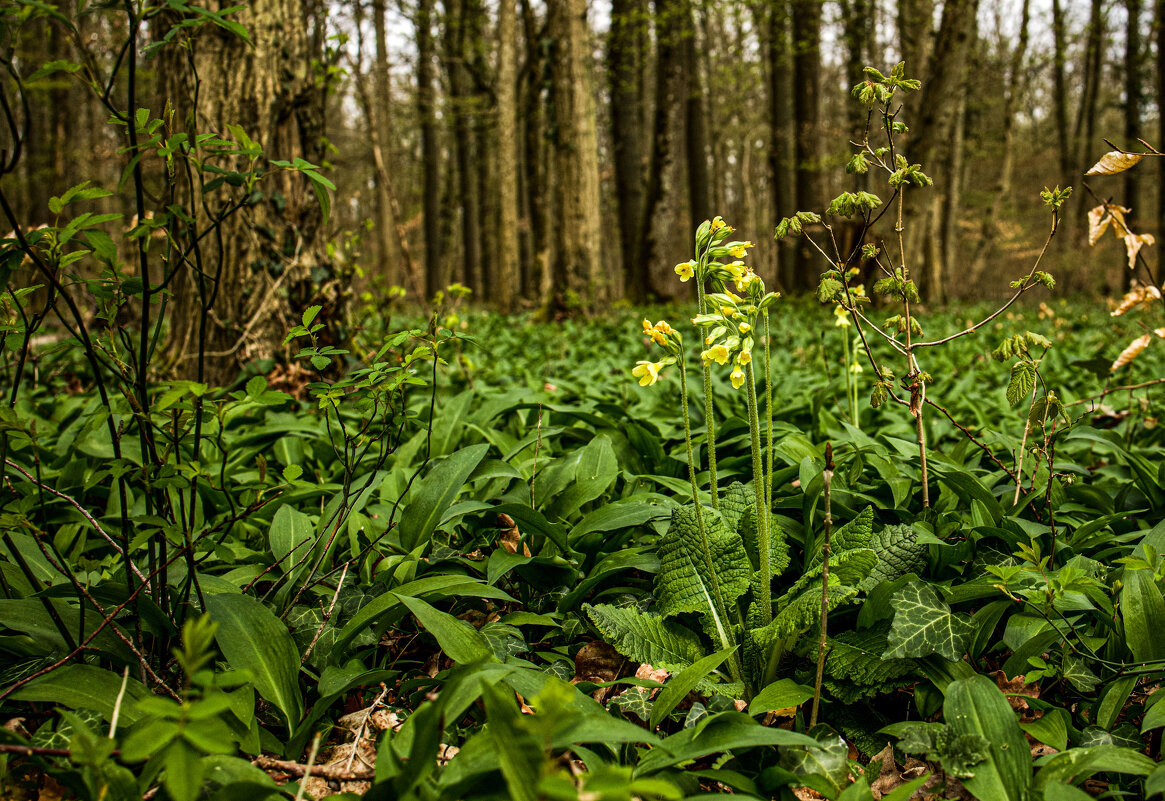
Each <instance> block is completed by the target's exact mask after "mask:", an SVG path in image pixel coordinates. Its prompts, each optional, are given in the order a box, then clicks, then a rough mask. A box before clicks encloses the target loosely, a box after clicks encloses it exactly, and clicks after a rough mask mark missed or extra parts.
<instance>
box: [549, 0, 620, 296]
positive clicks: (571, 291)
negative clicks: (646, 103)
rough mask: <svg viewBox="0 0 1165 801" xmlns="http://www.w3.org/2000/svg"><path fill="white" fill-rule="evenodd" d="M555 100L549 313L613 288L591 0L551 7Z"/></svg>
mask: <svg viewBox="0 0 1165 801" xmlns="http://www.w3.org/2000/svg"><path fill="white" fill-rule="evenodd" d="M547 14H548V17H549V19H548V22H547V25H548V28H549V32H550V38H551V39H552V40H553V42H554V57H553V59H552V62H551V64H552V67H551V72H552V78H553V89H552V92H553V100H554V124H555V141H554V184H553V185H554V189H553V200H552V209H553V215H552V218H553V226H552V231H553V232H552V249H551V286H550V288H549V289H550V291H549V293H548V295H547V298H546V301H547V309H548V311H557V312H562V311H566V310H567V306H568V301H569V300H571V299H572V298H577V299H578V300H579V301H580V302H581V303H583V304H584V305H589V304H590V302H591V301H592V300H594V299H597V298H598V297H600V296H603V295H605V294H607V293H606V290H607V289H608V287H607V286H606V285H605V284H606V283H607V279H606V278H604V277H603V275H602V272H601V246H602V233H603V232H602V221H601V217H600V213H601V208H600V205H599V203H600V198H599V143H598V131H597V122H596V119H595V101H594V97H593V96H592V94H591V77H590V74H589V70H588V62H589V60H590V53H591V45H590V32H589V29H588V27H587V17H586V15H587V6H586V0H550V2H549V3H548V7H547Z"/></svg>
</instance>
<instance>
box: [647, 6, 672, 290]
mask: <svg viewBox="0 0 1165 801" xmlns="http://www.w3.org/2000/svg"><path fill="white" fill-rule="evenodd" d="M681 14H682V10H681V7H680V5H679V3H678V2H677V1H676V0H655V20H656V22H655V29H656V35H655V111H654V119H653V121H652V125H651V145H650V149H649V151H648V158H649V162H648V165H647V190H646V193H645V195H644V202H643V219H642V222H641V227H642V231H643V234H642V236H641V238H640V240H639V261H640V268H639V269H641V270H645V271H650V269H651V267H652V265H653V264H654V263H655V259H656V246H657V242H656V235H657V231H656V228H655V226H654V225H653V224H652V223H653V222H654V221H655V219H656V216H657V215H656V209H657V208H658V206H659V204H660V200H661V199H662V197H663V176H664V173H665V172H666V171H667V167H668V165H669V164H670V162H671V159H672V153H671V143H672V137H671V131H670V129H669V126H668V119H669V112H670V110H671V109H672V108H673V106H674V105H675V88H676V86H677V83H678V80H679V56H678V45H679V37H680V16H681ZM648 280H649V279H648ZM648 289H649V290H650V286H649V287H648Z"/></svg>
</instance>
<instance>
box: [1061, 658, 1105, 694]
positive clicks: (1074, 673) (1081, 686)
mask: <svg viewBox="0 0 1165 801" xmlns="http://www.w3.org/2000/svg"><path fill="white" fill-rule="evenodd" d="M1064 678H1065V680H1067V682H1068V683H1069V684H1071V685H1072V686H1073V687H1074V688H1075V689H1076V690H1077V692H1081V693H1085V694H1089V693H1092V692H1094V691H1095V690H1096V685H1097V684H1100V679H1099V678H1098V677H1097V675H1096V674H1095V673H1093V672H1092V671H1091V670H1089V669H1088V665H1087V664H1086V663H1085V662H1084V660H1083V659H1081V658H1080V657H1077V656H1069V657H1068V658H1066V659H1065V660H1064Z"/></svg>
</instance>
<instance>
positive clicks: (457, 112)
mask: <svg viewBox="0 0 1165 801" xmlns="http://www.w3.org/2000/svg"><path fill="white" fill-rule="evenodd" d="M468 2H469V0H446V1H445V27H444V53H443V56H444V61H445V72H446V74H447V75H448V79H449V106H450V110H451V112H452V117H453V152H454V157H455V160H456V163H457V200H458V207H459V211H460V223H459V226H458V227H459V229H460V231H461V269H460V270H459V271H458V280H460V281H461V282H462V283H464V284H465V285H466V286H468V287H469V288H470V289H472V290H473V291H474V292H475V293H477V294H480V293H481V289H482V280H481V279H482V269H481V266H482V265H481V226H480V217H479V197H478V186H477V183H476V181H475V178H476V169H475V167H476V162H475V160H474V142H475V139H476V137H475V136H474V130H473V125H472V122H471V116H472V113H473V106H474V97H473V94H472V92H471V89H470V76H469V71H468V69H467V68H466V64H465V60H466V58H467V49H466V37H467V35H468V27H469V19H468V17H469V9H468Z"/></svg>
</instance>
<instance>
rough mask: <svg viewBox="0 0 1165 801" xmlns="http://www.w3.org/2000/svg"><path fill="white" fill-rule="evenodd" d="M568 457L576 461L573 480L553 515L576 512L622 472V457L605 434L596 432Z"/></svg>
mask: <svg viewBox="0 0 1165 801" xmlns="http://www.w3.org/2000/svg"><path fill="white" fill-rule="evenodd" d="M569 458H570V459H571V461H573V465H572V466H571V468H570V471H571V476H570V477H571V479H572V480H570V481H569V483H568V484H567V485H566V488H565V489H564V490H563V491H562V493H561V494H560V495H559V496H558V497H557V498H556V499H555V501H554V504H553V505H552V507H551V509H550V511H549V512H548V516H549V517H550V518H551V519H554V518H555V517H556V516H558V517H566V516H567V515H569V514H572V513H574V512H577V511H578V510H579V509H580V508H582V506H583V504H586V503H589V502H591V501H593V500H595V499H596V498H598V497H599V496H600V495H602V494H603V493H604V492H606V491H607V488H608V487H610V486H611V484H613V483H614V482H615V478H616V477H617V476H618V475H619V459H618V457H616V456H615V449H614V448H613V447H611V440H610V438H609V437H608V436H607V435H606V434H599V435H597V436H595V437H594V438H593V439H592V440H591V441H590V442H588V443H587V444H586V445H585V446H584V447H583V448H581V449H580V450H578V451H576V452H575V453H574V454H573V455H572V456H571V457H569Z"/></svg>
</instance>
